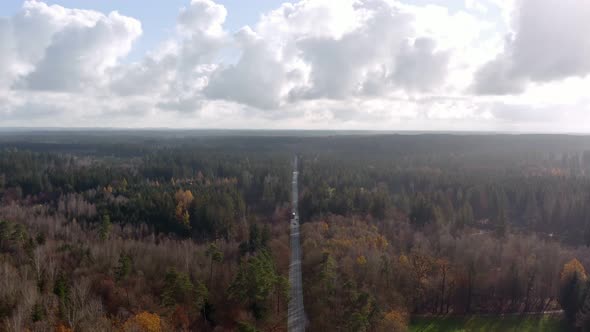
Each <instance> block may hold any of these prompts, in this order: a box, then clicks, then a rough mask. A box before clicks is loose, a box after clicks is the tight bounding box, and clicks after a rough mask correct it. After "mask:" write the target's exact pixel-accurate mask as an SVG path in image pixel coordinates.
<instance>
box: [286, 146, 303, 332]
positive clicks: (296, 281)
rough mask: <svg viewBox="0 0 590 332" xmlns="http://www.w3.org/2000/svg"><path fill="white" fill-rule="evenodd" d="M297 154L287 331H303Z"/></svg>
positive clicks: (294, 172) (294, 173)
mask: <svg viewBox="0 0 590 332" xmlns="http://www.w3.org/2000/svg"><path fill="white" fill-rule="evenodd" d="M298 176H299V172H298V170H297V156H295V160H294V163H293V182H292V187H293V188H292V192H291V195H292V197H291V203H292V209H293V211H292V214H291V236H290V239H291V264H290V265H289V283H290V285H291V292H290V295H291V297H290V299H289V321H288V331H289V332H300V331H305V324H306V318H305V312H304V310H303V283H302V281H301V239H300V236H299V211H298V199H297V198H298V197H299V191H298V189H297V178H298Z"/></svg>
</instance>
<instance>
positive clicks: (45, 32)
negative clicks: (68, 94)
mask: <svg viewBox="0 0 590 332" xmlns="http://www.w3.org/2000/svg"><path fill="white" fill-rule="evenodd" d="M0 22H1V23H0V41H1V42H2V43H1V44H2V45H3V46H1V47H0V54H1V55H0V68H3V69H2V70H1V71H2V74H3V75H5V76H4V77H7V78H8V79H7V80H5V81H4V85H3V86H4V88H6V87H7V86H11V85H14V87H15V88H17V89H32V90H51V91H72V90H82V89H85V88H88V87H90V86H94V85H99V84H101V83H102V82H101V80H102V79H103V77H104V72H105V70H107V68H109V67H112V66H114V65H116V64H117V62H118V60H119V59H121V58H122V57H124V56H125V55H127V53H128V52H129V51H130V50H131V47H132V44H133V41H134V40H135V39H136V38H137V37H139V36H140V35H141V33H142V30H141V24H140V22H139V21H137V20H135V19H133V18H130V17H126V16H122V15H120V14H118V13H117V12H112V13H110V14H109V15H104V14H102V13H99V12H95V11H90V10H76V9H66V8H63V7H60V6H56V5H54V6H48V5H46V4H45V3H43V2H37V1H26V2H25V3H24V4H23V8H22V10H21V11H20V12H19V13H18V14H16V15H15V16H13V17H10V18H3V19H1V20H0Z"/></svg>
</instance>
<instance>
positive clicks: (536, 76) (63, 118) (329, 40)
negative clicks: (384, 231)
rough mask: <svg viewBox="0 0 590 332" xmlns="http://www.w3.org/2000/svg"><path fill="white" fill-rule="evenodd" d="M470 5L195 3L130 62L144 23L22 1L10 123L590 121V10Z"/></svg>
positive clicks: (509, 3) (3, 101) (484, 124)
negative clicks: (245, 12)
mask: <svg viewBox="0 0 590 332" xmlns="http://www.w3.org/2000/svg"><path fill="white" fill-rule="evenodd" d="M433 2H434V1H433ZM438 3H440V2H438ZM459 3H463V5H464V7H463V8H459V9H456V8H455V9H454V10H450V9H448V8H446V7H444V6H441V5H434V4H431V5H415V4H410V3H406V2H404V1H403V0H342V1H333V0H300V1H293V2H290V3H289V2H287V3H284V4H282V5H281V6H279V7H278V8H277V9H275V10H272V11H270V12H267V13H261V16H260V17H259V19H258V21H257V22H252V24H251V25H250V26H247V27H243V28H241V29H239V30H238V31H227V29H226V26H225V24H226V19H228V18H229V19H231V17H232V16H231V15H228V12H227V10H226V9H225V8H224V6H222V5H220V4H217V3H215V2H214V1H213V0H192V1H189V0H187V4H186V6H184V7H183V8H180V9H179V12H178V18H177V21H176V22H170V25H171V26H173V27H174V29H171V32H170V35H169V36H168V38H167V39H166V40H163V41H162V42H161V43H160V45H159V46H158V47H157V48H155V49H153V50H152V51H150V52H149V53H148V54H146V55H145V56H144V57H143V58H142V59H140V60H139V61H137V62H129V61H125V57H126V56H127V55H128V54H129V52H130V50H131V49H132V47H133V45H134V42H135V41H136V40H137V38H139V36H140V35H141V34H142V27H141V23H140V22H139V21H137V20H136V19H134V18H131V17H126V16H123V15H120V14H118V13H117V12H113V13H110V14H105V13H100V12H97V11H92V10H78V9H68V8H64V7H61V6H57V5H52V6H49V5H46V4H45V3H43V2H40V1H33V0H30V1H25V2H24V4H23V7H22V9H21V10H20V11H19V12H17V13H16V14H15V15H13V16H11V17H4V18H0V77H1V78H2V79H0V125H55V126H134V127H141V126H150V127H158V126H164V127H235V128H322V129H325V128H334V129H355V128H359V129H360V128H362V129H416V130H419V129H424V130H427V129H431V130H447V129H448V130H452V129H456V130H476V129H485V130H503V129H508V128H510V129H515V130H535V128H537V129H538V128H549V129H551V128H552V127H551V126H550V125H551V124H553V125H554V126H555V124H558V126H559V128H564V130H565V129H567V130H585V128H584V126H583V125H582V124H581V122H580V121H577V119H587V118H588V116H587V115H586V113H587V112H588V111H590V107H589V106H588V105H590V101H589V100H588V99H587V97H585V96H586V94H587V92H586V91H587V87H588V86H590V78H588V76H587V74H588V73H590V39H588V38H587V37H586V36H585V35H584V34H583V33H580V31H590V23H589V22H590V6H588V5H587V3H586V2H583V1H575V0H564V1H557V0H538V1H537V0H535V1H533V0H480V1H472V0H465V1H464V2H459ZM230 14H231V13H230ZM143 23H144V24H149V22H143ZM506 36H508V37H506ZM541 55H542V56H541ZM474 81H475V83H474ZM473 91H475V92H478V94H472V92H473ZM516 94H518V96H516ZM588 129H590V128H588Z"/></svg>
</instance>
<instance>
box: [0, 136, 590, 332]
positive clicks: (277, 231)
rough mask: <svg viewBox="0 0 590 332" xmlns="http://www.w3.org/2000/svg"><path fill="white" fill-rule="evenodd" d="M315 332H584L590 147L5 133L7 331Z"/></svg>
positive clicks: (571, 142)
mask: <svg viewBox="0 0 590 332" xmlns="http://www.w3.org/2000/svg"><path fill="white" fill-rule="evenodd" d="M294 155H298V156H299V157H300V158H299V161H300V163H299V168H300V175H299V193H300V197H299V209H300V211H299V212H300V217H301V222H302V235H301V241H302V250H303V289H304V302H305V311H306V315H307V318H308V320H309V325H308V330H309V331H406V330H407V329H408V328H409V326H410V325H411V324H412V321H413V319H416V318H419V317H425V316H431V315H449V316H462V315H487V316H491V317H495V316H500V315H506V314H510V315H512V314H523V315H528V314H535V315H541V314H543V313H545V312H551V313H553V314H554V315H556V316H557V317H558V319H561V321H562V324H563V326H564V327H565V329H567V330H570V331H590V287H589V285H590V284H589V283H590V280H588V275H587V272H586V269H587V268H590V249H589V248H588V246H589V245H590V137H585V136H565V135H561V136H560V135H434V134H421V135H418V134H415V135H409V134H408V135H376V134H366V133H365V134H362V135H361V134H360V133H348V134H339V135H336V134H335V133H329V132H327V133H326V132H248V131H246V132H216V131H209V132H199V131H170V132H168V131H153V132H150V131H112V132H101V131H92V132H79V131H68V132H57V131H56V132H42V131H37V132H24V131H13V132H2V133H0V202H1V204H0V321H1V327H0V331H25V330H29V331H52V330H55V331H236V330H237V331H286V328H287V305H288V302H289V281H288V278H287V277H288V269H289V257H290V255H289V253H290V251H289V249H290V248H289V220H290V215H291V210H290V203H289V202H290V189H291V176H292V174H291V172H292V167H293V165H292V160H293V156H294Z"/></svg>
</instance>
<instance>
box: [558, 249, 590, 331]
mask: <svg viewBox="0 0 590 332" xmlns="http://www.w3.org/2000/svg"><path fill="white" fill-rule="evenodd" d="M587 279H588V277H587V275H586V271H585V270H584V267H583V266H582V264H581V263H580V262H579V261H578V260H577V259H572V260H571V261H569V262H567V263H566V264H565V265H564V266H563V269H562V271H561V276H560V291H559V304H561V307H562V308H563V311H564V312H565V316H566V318H567V320H568V321H569V322H570V323H574V322H575V319H576V314H577V313H578V311H579V310H580V308H581V306H582V303H583V294H584V291H585V287H586V286H585V284H586V281H587Z"/></svg>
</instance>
